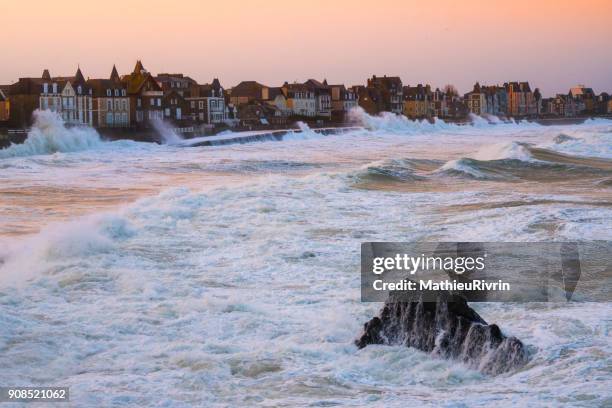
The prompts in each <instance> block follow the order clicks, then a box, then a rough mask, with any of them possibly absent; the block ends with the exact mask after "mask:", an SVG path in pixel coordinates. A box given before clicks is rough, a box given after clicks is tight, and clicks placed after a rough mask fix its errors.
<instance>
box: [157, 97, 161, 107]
mask: <svg viewBox="0 0 612 408" xmlns="http://www.w3.org/2000/svg"><path fill="white" fill-rule="evenodd" d="M157 106H159V107H160V108H161V98H157Z"/></svg>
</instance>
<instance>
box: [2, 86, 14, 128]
mask: <svg viewBox="0 0 612 408" xmlns="http://www.w3.org/2000/svg"><path fill="white" fill-rule="evenodd" d="M5 92H6V91H5V90H4V88H3V87H0V122H2V124H4V123H7V122H8V120H9V117H10V111H11V102H10V101H9V98H8V96H7V94H8V92H6V93H5Z"/></svg>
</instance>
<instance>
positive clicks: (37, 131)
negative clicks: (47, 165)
mask: <svg viewBox="0 0 612 408" xmlns="http://www.w3.org/2000/svg"><path fill="white" fill-rule="evenodd" d="M33 115H34V125H33V126H32V129H31V130H30V132H29V133H28V137H27V139H26V140H25V141H24V142H23V143H22V144H12V145H11V146H9V147H8V148H6V149H4V150H0V158H8V157H20V156H34V155H41V154H53V153H57V152H64V153H65V152H78V151H82V150H88V149H93V148H96V147H98V146H100V145H101V144H102V143H104V142H103V141H102V139H101V138H100V135H99V134H98V132H96V131H95V130H94V129H93V128H90V127H70V128H67V127H66V125H65V123H64V120H63V119H62V117H61V116H60V115H59V114H57V113H55V112H51V111H49V110H36V111H34V114H33Z"/></svg>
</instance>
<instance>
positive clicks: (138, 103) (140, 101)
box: [136, 98, 142, 108]
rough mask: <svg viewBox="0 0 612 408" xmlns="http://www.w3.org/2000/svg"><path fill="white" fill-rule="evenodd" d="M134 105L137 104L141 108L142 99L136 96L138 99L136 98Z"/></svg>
mask: <svg viewBox="0 0 612 408" xmlns="http://www.w3.org/2000/svg"><path fill="white" fill-rule="evenodd" d="M136 106H138V107H139V108H141V107H142V99H140V98H138V99H137V100H136Z"/></svg>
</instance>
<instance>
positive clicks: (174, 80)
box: [155, 73, 198, 98]
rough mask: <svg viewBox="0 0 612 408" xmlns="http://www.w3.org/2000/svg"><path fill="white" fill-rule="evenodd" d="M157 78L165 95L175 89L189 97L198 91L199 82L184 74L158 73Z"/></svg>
mask: <svg viewBox="0 0 612 408" xmlns="http://www.w3.org/2000/svg"><path fill="white" fill-rule="evenodd" d="M155 80H156V81H157V82H158V83H159V84H160V85H161V88H162V91H164V95H166V94H168V93H170V92H172V91H175V92H176V93H178V94H179V95H180V96H182V97H183V98H189V97H191V96H196V95H197V93H198V92H197V87H198V83H197V82H196V81H195V80H194V79H192V78H190V77H188V76H186V75H183V74H165V73H164V74H157V76H156V77H155Z"/></svg>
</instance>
